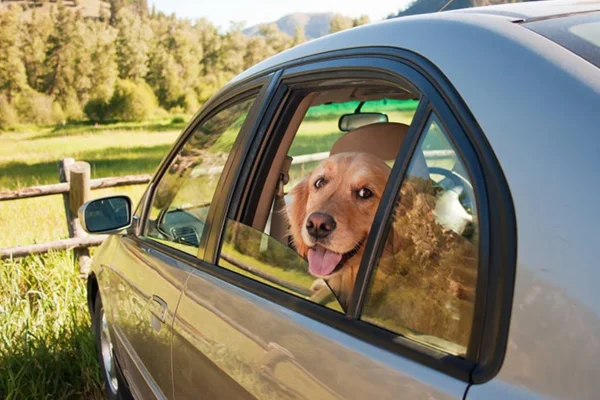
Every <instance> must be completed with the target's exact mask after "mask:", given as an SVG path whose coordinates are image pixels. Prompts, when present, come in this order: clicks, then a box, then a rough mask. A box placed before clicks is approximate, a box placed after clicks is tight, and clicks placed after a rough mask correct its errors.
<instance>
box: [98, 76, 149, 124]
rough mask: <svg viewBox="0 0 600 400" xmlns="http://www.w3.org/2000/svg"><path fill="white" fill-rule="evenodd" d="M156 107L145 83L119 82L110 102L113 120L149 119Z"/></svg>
mask: <svg viewBox="0 0 600 400" xmlns="http://www.w3.org/2000/svg"><path fill="white" fill-rule="evenodd" d="M157 107H158V104H157V101H156V97H155V96H154V92H152V89H151V88H150V86H148V84H147V83H145V82H133V81H130V80H119V81H117V86H116V88H115V93H114V95H113V97H112V99H111V101H110V111H111V114H112V117H113V118H114V119H120V120H122V121H141V120H144V119H147V118H149V117H150V116H151V115H152V114H153V112H154V110H155V109H156V108H157Z"/></svg>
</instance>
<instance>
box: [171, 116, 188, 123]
mask: <svg viewBox="0 0 600 400" xmlns="http://www.w3.org/2000/svg"><path fill="white" fill-rule="evenodd" d="M171 123H172V124H183V123H185V117H183V116H181V115H176V116H174V117H173V119H172V120H171Z"/></svg>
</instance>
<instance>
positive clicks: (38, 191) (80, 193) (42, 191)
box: [0, 158, 151, 275]
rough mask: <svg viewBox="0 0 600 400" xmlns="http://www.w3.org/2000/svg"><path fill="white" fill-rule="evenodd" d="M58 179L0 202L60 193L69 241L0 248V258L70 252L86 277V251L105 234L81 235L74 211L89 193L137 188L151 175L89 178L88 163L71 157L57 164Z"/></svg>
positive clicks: (3, 196)
mask: <svg viewBox="0 0 600 400" xmlns="http://www.w3.org/2000/svg"><path fill="white" fill-rule="evenodd" d="M58 178H59V181H60V183H57V184H53V185H42V186H33V187H29V188H25V189H19V190H11V191H8V192H0V201H7V200H17V199H27V198H32V197H40V196H49V195H53V194H62V195H63V202H64V206H65V216H66V223H67V226H68V229H69V238H68V239H60V240H55V241H52V242H48V243H41V244H33V245H26V246H15V247H8V248H3V249H0V259H6V258H17V257H24V256H27V255H30V254H42V253H47V252H48V251H50V250H68V249H73V250H74V251H75V256H76V258H77V260H78V263H79V271H80V273H81V274H82V275H86V274H87V273H88V271H89V267H90V262H91V259H90V253H89V250H88V248H89V247H90V246H98V245H100V244H101V243H102V242H103V241H104V239H106V235H93V236H90V235H88V234H87V233H85V232H84V231H83V229H82V228H81V224H80V223H79V219H78V218H77V210H78V209H79V207H81V205H82V204H83V203H85V202H86V201H88V200H90V198H91V196H90V192H91V190H94V189H103V188H109V187H116V186H130V185H141V184H145V183H148V182H150V179H151V175H147V174H146V175H130V176H121V177H112V178H100V179H90V164H88V163H87V162H84V161H75V160H74V159H72V158H65V159H63V160H60V161H59V162H58Z"/></svg>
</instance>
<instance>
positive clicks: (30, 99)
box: [14, 89, 58, 124]
mask: <svg viewBox="0 0 600 400" xmlns="http://www.w3.org/2000/svg"><path fill="white" fill-rule="evenodd" d="M52 104H53V99H52V97H51V96H48V95H45V94H43V93H39V92H36V91H35V90H32V89H30V90H26V91H24V92H23V93H21V94H19V95H18V96H17V97H16V98H15V101H14V105H15V108H16V109H17V112H18V114H19V119H20V121H21V122H29V123H34V124H52V123H55V122H58V121H56V120H54V118H53V115H52Z"/></svg>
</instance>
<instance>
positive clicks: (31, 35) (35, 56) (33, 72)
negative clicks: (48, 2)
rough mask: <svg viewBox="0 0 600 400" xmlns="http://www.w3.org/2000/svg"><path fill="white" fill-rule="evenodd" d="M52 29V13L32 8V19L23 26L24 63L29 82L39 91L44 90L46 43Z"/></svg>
mask: <svg viewBox="0 0 600 400" xmlns="http://www.w3.org/2000/svg"><path fill="white" fill-rule="evenodd" d="M52 30H53V25H52V20H51V19H50V15H49V14H48V13H45V12H39V10H36V9H33V10H32V12H31V19H29V20H28V21H27V22H25V24H24V26H23V31H24V35H23V63H24V64H25V70H26V72H27V82H28V83H29V86H30V87H32V88H33V89H35V90H37V91H43V90H44V76H45V69H44V62H45V60H46V45H47V42H48V38H49V37H50V34H51V33H52Z"/></svg>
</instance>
